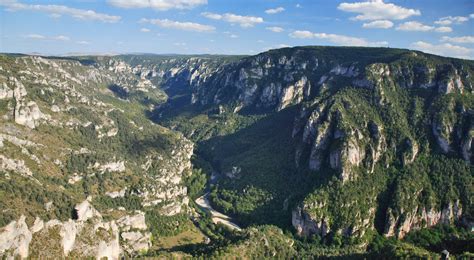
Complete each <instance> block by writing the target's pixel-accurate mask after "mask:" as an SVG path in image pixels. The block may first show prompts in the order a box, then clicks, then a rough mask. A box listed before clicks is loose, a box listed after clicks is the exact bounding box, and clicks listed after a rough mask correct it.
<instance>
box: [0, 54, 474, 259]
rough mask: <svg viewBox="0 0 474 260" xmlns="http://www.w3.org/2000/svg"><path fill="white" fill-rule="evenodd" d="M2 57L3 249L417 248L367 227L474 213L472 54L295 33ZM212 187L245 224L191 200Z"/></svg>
mask: <svg viewBox="0 0 474 260" xmlns="http://www.w3.org/2000/svg"><path fill="white" fill-rule="evenodd" d="M0 66H1V69H0V114H1V116H2V117H1V119H0V122H1V125H0V134H1V136H0V156H1V157H0V195H1V196H2V200H1V202H0V205H1V208H2V209H4V210H3V211H2V214H1V219H0V224H1V225H0V226H3V228H1V229H0V255H3V256H12V255H19V256H22V257H26V256H38V257H58V256H71V257H84V256H88V257H94V256H95V257H102V256H108V257H111V258H118V257H119V256H136V255H140V254H145V252H146V251H148V253H146V254H148V256H157V255H158V256H162V257H163V256H169V257H180V256H181V257H189V256H190V255H193V256H202V257H229V256H231V255H239V256H241V257H304V256H308V257H309V256H314V255H324V256H335V255H340V254H347V255H353V256H357V255H358V256H361V255H359V254H365V253H366V249H367V248H368V249H370V250H373V252H374V253H377V254H380V253H382V251H383V250H385V249H386V250H388V251H390V252H391V253H393V255H392V257H393V256H394V255H398V256H400V254H399V253H400V248H401V249H403V250H407V252H408V253H407V255H405V256H419V257H420V256H423V257H427V256H431V255H430V254H431V253H430V252H428V251H426V250H425V249H426V247H424V248H425V249H420V248H417V247H413V246H412V245H410V244H407V243H405V242H400V243H398V242H396V243H395V242H393V243H392V242H390V243H388V244H383V243H382V247H380V246H381V245H377V243H378V242H380V241H379V240H378V239H380V237H381V236H386V237H395V238H397V239H403V238H404V237H406V236H407V234H408V233H409V232H411V231H413V230H417V229H422V228H426V227H432V226H435V225H438V224H449V225H451V224H454V223H456V224H462V225H464V226H466V227H468V228H471V227H472V225H473V224H472V223H473V208H472V198H473V196H472V181H473V176H474V171H473V168H472V166H471V164H472V163H473V162H474V157H473V148H472V147H473V137H474V128H473V127H474V88H473V86H474V79H473V78H472V75H473V73H474V62H473V61H467V60H459V59H450V58H443V57H438V56H433V55H428V54H424V53H421V52H414V51H410V50H400V49H388V48H349V47H296V48H283V49H278V50H271V51H268V52H264V53H261V54H258V55H255V56H205V55H203V56H162V55H120V56H114V57H81V58H77V57H71V58H41V57H34V56H19V57H8V56H1V60H0ZM150 120H152V121H153V122H154V123H152V121H150ZM161 125H163V126H165V127H168V128H165V127H162V126H161ZM179 132H180V133H179ZM193 142H194V143H193ZM193 154H194V156H193V164H194V165H192V164H191V156H192V155H193ZM192 168H194V169H192ZM208 179H209V180H210V181H209V183H208V185H206V184H205V182H206V180H208ZM208 191H209V192H210V195H209V197H210V199H211V203H212V206H213V207H214V208H215V209H216V210H219V211H221V212H223V213H225V214H228V215H230V216H232V217H233V219H234V220H236V221H237V222H238V224H239V225H240V226H242V227H244V229H243V231H242V232H241V233H240V232H232V231H229V230H226V229H225V228H224V227H222V226H216V225H214V224H212V221H211V220H210V218H209V217H208V216H206V214H205V213H204V212H202V211H201V210H200V209H199V207H195V206H194V205H193V204H194V203H192V202H191V203H190V202H189V200H190V198H191V199H193V200H194V199H196V198H197V197H199V196H200V195H202V194H203V193H204V192H208ZM3 198H5V199H3ZM191 219H192V220H193V221H194V223H195V224H196V226H198V227H199V229H200V231H197V229H196V227H195V226H194V225H193V224H192V222H191ZM263 224H272V225H276V226H278V228H277V227H273V226H258V225H263ZM252 225H253V226H254V227H248V226H252ZM246 227H247V228H246ZM283 231H285V232H283ZM289 231H292V232H293V233H294V237H293V236H292V235H291V234H289ZM204 234H205V235H204ZM411 234H413V232H412V233H411ZM408 237H409V238H410V236H408ZM446 237H448V235H446ZM188 240H189V241H191V240H193V241H195V243H197V244H191V243H187V242H186V241H188ZM169 241H174V242H169ZM176 241H178V242H176ZM383 241H391V240H383ZM466 241H469V239H467V240H466ZM384 243H385V242H384ZM463 243H465V242H463ZM46 245H48V246H49V247H50V248H51V250H49V251H44V250H43V249H44V248H45V246H46ZM279 249H282V250H280V251H279ZM428 249H429V248H428ZM176 251H185V252H186V253H187V254H184V253H183V254H181V253H179V252H178V253H176ZM392 251H393V252H392ZM164 252H167V253H164ZM459 252H461V253H462V252H464V251H462V250H461V251H459ZM175 253H176V255H175ZM168 254H171V255H168ZM189 254H190V255H189ZM389 255H390V254H389ZM402 255H403V254H402Z"/></svg>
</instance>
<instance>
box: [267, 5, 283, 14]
mask: <svg viewBox="0 0 474 260" xmlns="http://www.w3.org/2000/svg"><path fill="white" fill-rule="evenodd" d="M283 11H285V8H283V7H281V6H280V7H277V8H271V9H267V10H265V13H267V14H277V13H281V12H283Z"/></svg>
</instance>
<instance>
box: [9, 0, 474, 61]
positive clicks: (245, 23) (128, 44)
mask: <svg viewBox="0 0 474 260" xmlns="http://www.w3.org/2000/svg"><path fill="white" fill-rule="evenodd" d="M302 45H331V46H382V47H396V48H409V49H416V50H421V51H424V52H429V53H434V54H438V55H442V56H450V57H459V58H465V59H474V0H392V1H390V0H385V1H383V0H356V1H351V0H286V1H283V0H102V1H100V0H68V1H66V0H62V1H60V0H57V1H55V0H50V1H42V0H39V1H27V0H0V52H14V53H40V54H45V55H67V54H118V53H157V54H171V53H173V54H257V53H260V52H263V51H266V50H268V49H274V48H281V47H287V46H302Z"/></svg>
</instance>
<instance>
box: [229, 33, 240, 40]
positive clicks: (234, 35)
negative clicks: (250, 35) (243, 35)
mask: <svg viewBox="0 0 474 260" xmlns="http://www.w3.org/2000/svg"><path fill="white" fill-rule="evenodd" d="M229 37H230V38H234V39H235V38H239V36H238V35H236V34H231V35H230V36H229Z"/></svg>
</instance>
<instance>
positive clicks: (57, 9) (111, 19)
mask: <svg viewBox="0 0 474 260" xmlns="http://www.w3.org/2000/svg"><path fill="white" fill-rule="evenodd" d="M0 5H3V6H5V7H6V8H7V10H9V11H36V12H44V13H49V14H50V15H51V16H52V17H55V18H58V17H60V16H61V15H69V16H72V17H74V18H76V19H79V20H86V21H94V20H97V21H101V22H106V23H115V22H118V21H119V20H120V19H121V17H120V16H115V15H108V14H103V13H97V12H95V11H93V10H85V9H77V8H71V7H67V6H65V5H33V4H23V3H19V2H17V1H15V0H13V1H1V2H0Z"/></svg>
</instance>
